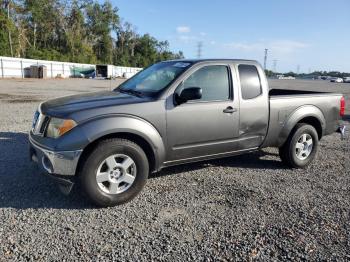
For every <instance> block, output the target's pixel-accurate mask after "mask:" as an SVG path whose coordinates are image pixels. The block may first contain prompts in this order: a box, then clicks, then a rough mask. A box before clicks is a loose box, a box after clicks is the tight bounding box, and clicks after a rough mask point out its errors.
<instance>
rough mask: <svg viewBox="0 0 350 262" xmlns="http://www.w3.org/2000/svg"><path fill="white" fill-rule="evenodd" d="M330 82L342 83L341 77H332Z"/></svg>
mask: <svg viewBox="0 0 350 262" xmlns="http://www.w3.org/2000/svg"><path fill="white" fill-rule="evenodd" d="M331 82H333V83H343V78H340V77H332V78H331Z"/></svg>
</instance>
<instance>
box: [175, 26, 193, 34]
mask: <svg viewBox="0 0 350 262" xmlns="http://www.w3.org/2000/svg"><path fill="white" fill-rule="evenodd" d="M176 32H178V33H179V34H185V33H189V32H191V28H190V27H189V26H178V27H176Z"/></svg>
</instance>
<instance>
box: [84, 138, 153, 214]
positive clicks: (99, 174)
mask: <svg viewBox="0 0 350 262" xmlns="http://www.w3.org/2000/svg"><path fill="white" fill-rule="evenodd" d="M148 173H149V165H148V159H147V156H146V154H145V152H144V151H143V150H142V148H141V147H140V146H138V145H137V144H135V143H134V142H132V141H129V140H125V139H118V138H116V139H108V140H104V141H102V142H100V143H99V144H98V145H97V147H96V148H95V149H94V150H93V151H92V152H91V154H90V155H89V156H88V157H87V158H86V160H85V161H84V164H83V167H82V170H81V173H80V182H81V185H82V188H83V190H84V191H85V192H86V194H87V195H88V197H89V198H90V199H91V200H92V201H93V202H94V203H95V204H96V205H98V206H101V207H107V206H115V205H119V204H123V203H126V202H128V201H130V200H131V199H133V198H134V197H135V196H136V195H137V194H138V193H139V192H140V191H141V190H142V188H143V186H144V185H145V183H146V180H147V177H148Z"/></svg>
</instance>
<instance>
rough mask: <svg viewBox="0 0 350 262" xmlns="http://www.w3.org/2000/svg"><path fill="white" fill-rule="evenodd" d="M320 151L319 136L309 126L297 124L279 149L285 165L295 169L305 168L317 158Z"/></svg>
mask: <svg viewBox="0 0 350 262" xmlns="http://www.w3.org/2000/svg"><path fill="white" fill-rule="evenodd" d="M317 149H318V134H317V131H316V130H315V128H314V127H313V126H311V125H308V124H297V125H296V127H295V128H294V131H293V133H291V134H290V136H289V137H288V139H287V141H286V142H285V143H284V145H283V146H282V147H280V148H279V155H280V157H281V160H282V162H283V163H285V164H286V165H288V166H290V167H294V168H305V167H307V166H308V165H309V164H310V163H311V162H312V160H313V159H314V158H315V156H316V153H317Z"/></svg>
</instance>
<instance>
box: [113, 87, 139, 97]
mask: <svg viewBox="0 0 350 262" xmlns="http://www.w3.org/2000/svg"><path fill="white" fill-rule="evenodd" d="M119 92H121V93H125V94H131V95H134V96H138V97H143V96H144V93H143V92H141V91H137V90H133V89H119Z"/></svg>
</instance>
